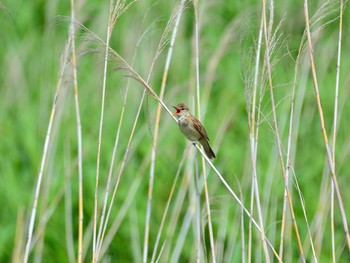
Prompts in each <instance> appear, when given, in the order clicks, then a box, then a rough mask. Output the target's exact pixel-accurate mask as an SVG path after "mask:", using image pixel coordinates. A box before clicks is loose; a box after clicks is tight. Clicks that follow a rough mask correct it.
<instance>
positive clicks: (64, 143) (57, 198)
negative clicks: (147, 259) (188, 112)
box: [0, 0, 350, 262]
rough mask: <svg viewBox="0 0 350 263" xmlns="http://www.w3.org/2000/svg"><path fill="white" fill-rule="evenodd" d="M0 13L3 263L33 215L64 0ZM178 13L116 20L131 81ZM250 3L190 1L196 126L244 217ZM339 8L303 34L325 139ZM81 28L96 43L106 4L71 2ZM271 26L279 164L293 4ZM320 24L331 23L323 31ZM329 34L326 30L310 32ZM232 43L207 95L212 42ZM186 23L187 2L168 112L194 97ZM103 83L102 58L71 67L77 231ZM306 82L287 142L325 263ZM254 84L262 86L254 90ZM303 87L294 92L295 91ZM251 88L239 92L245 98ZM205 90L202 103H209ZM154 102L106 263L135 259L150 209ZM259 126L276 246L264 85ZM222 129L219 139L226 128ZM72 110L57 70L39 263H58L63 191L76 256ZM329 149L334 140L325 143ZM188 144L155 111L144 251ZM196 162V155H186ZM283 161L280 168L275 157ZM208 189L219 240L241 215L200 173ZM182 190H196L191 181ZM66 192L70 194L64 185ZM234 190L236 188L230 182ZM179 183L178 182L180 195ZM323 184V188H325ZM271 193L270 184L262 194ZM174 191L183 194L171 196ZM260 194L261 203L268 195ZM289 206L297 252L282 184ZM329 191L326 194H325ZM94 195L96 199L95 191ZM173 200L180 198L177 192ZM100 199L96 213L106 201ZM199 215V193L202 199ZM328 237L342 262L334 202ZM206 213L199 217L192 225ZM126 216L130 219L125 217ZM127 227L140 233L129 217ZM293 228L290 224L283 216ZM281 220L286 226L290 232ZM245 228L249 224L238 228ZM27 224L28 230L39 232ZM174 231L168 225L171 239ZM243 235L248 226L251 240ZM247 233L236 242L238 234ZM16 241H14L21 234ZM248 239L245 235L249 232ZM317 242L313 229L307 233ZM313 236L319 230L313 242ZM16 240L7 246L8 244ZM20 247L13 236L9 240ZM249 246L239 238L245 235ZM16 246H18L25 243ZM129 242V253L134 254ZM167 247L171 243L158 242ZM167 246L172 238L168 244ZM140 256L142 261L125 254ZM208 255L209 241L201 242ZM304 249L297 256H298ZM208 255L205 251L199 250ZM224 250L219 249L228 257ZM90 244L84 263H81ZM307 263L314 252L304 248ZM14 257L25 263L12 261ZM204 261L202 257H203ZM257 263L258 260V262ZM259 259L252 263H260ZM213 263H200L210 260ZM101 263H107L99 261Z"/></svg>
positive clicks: (104, 164)
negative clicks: (308, 35)
mask: <svg viewBox="0 0 350 263" xmlns="http://www.w3.org/2000/svg"><path fill="white" fill-rule="evenodd" d="M1 4H2V5H1V6H0V7H1V8H0V32H1V33H2V34H1V41H0V72H1V74H0V83H1V85H0V138H1V143H0V155H1V158H0V172H1V183H0V207H1V212H0V224H1V231H0V244H1V245H0V262H10V260H11V259H13V258H14V254H15V251H16V250H15V248H16V247H20V248H21V249H23V245H24V244H25V241H26V233H27V232H26V229H27V225H28V219H29V214H30V212H31V207H32V203H33V192H34V187H35V185H36V180H37V174H38V172H39V168H40V162H41V157H42V152H43V147H44V141H45V136H46V132H47V127H48V123H49V117H50V112H51V107H52V104H53V99H54V93H55V87H56V85H57V82H58V79H59V72H60V66H61V64H60V63H61V59H62V56H63V52H64V48H65V44H66V41H67V39H68V30H69V16H70V2H69V1H56V0H53V1H42V0H31V1H18V0H14V1H3V2H2V3H1ZM175 4H176V2H175V1H156V2H151V1H138V2H136V3H134V4H133V5H131V7H130V8H129V9H128V10H127V11H126V12H125V13H124V14H123V15H122V16H121V17H120V19H119V20H118V21H117V24H116V26H115V29H114V31H113V35H112V39H111V47H112V48H113V49H114V50H116V51H117V52H118V53H119V54H120V55H121V56H123V57H124V58H125V59H126V61H128V62H129V63H131V61H132V60H133V56H134V53H135V50H136V59H135V62H134V68H135V70H136V71H137V72H138V73H139V74H140V75H141V76H143V77H144V78H145V79H146V77H147V75H148V71H149V68H150V64H151V61H152V59H153V56H154V55H155V51H156V48H157V46H158V42H159V39H160V37H161V34H162V32H163V30H164V28H165V26H166V23H167V21H168V19H169V17H170V15H171V13H172V11H173V9H174V7H175ZM322 4H323V2H322V1H320V2H316V1H310V3H309V8H310V16H312V15H313V14H315V12H316V11H317V10H319V9H320V7H321V5H322ZM261 5H262V3H261V2H260V1H253V0H250V1H231V2H229V1H199V7H200V12H199V15H200V22H201V27H200V36H199V41H200V48H199V56H200V58H199V60H200V86H201V88H202V93H201V98H203V101H202V112H201V113H202V116H201V117H202V120H203V122H204V124H205V127H206V129H207V131H208V134H209V137H210V138H211V141H212V144H213V146H214V149H215V151H216V153H217V159H216V160H215V161H214V164H215V165H216V167H217V168H218V169H219V171H220V172H221V173H222V175H223V176H224V177H225V178H226V180H227V181H228V183H229V184H230V185H231V187H232V188H233V189H234V191H235V192H237V193H239V190H240V189H241V190H242V194H243V200H244V203H245V204H246V206H247V207H249V203H250V185H251V174H252V172H251V160H250V147H249V127H248V116H247V111H246V108H247V100H246V94H249V89H248V87H247V85H246V84H247V83H246V82H245V79H244V76H246V75H247V74H250V73H252V69H253V65H254V64H253V63H252V61H254V60H253V58H252V54H254V52H255V51H256V42H257V39H258V33H259V25H260V15H261V8H262V7H261ZM338 5H339V2H337V1H334V3H331V4H330V6H331V7H332V8H330V10H329V11H328V12H327V15H326V16H324V17H321V19H320V21H319V22H318V24H316V26H315V27H314V28H313V29H314V31H313V33H314V34H313V37H314V40H315V46H314V51H315V59H316V61H315V64H316V70H317V73H318V77H319V86H320V92H321V94H320V96H321V100H322V103H323V111H324V115H325V123H326V127H327V132H328V135H330V134H331V129H332V125H333V120H334V117H333V112H334V93H335V75H336V61H337V43H338V29H339V20H338V15H339V9H338V8H339V6H338ZM76 6H77V8H76V13H77V21H78V22H79V23H81V24H83V25H84V26H85V27H86V28H88V29H90V30H91V31H92V32H94V33H95V34H96V35H97V36H99V37H100V38H102V39H105V35H106V30H107V21H108V10H109V2H108V1H77V3H76ZM274 8H275V9H274V11H275V13H274V21H275V22H274V28H275V29H276V28H278V31H277V33H276V35H278V36H279V41H278V42H277V44H276V46H277V47H276V49H275V50H276V52H274V53H273V55H272V57H273V58H274V59H275V60H274V61H276V65H275V67H274V70H273V72H272V74H273V83H274V92H275V101H276V104H277V105H278V106H277V107H276V111H277V116H278V121H279V129H280V133H281V137H282V146H283V153H284V154H285V153H286V149H287V139H288V137H287V136H288V127H289V126H288V123H289V112H290V103H291V93H292V84H293V83H292V82H293V76H294V67H295V60H296V56H297V54H298V53H297V52H298V49H299V45H300V42H301V38H302V34H303V31H304V29H305V19H304V9H303V1H298V2H295V1H279V2H276V3H275V7H274ZM348 11H349V10H348V9H345V12H344V17H343V19H344V21H343V42H342V46H343V49H342V64H341V68H340V95H339V106H340V108H339V109H340V110H339V130H338V134H337V144H336V171H337V176H338V180H339V185H340V190H341V193H342V197H343V201H344V205H345V210H346V211H347V215H348V216H350V203H349V200H350V195H349V192H348V191H347V188H348V185H349V184H350V179H349V176H348V175H349V172H350V163H349V161H348V160H349V149H350V140H349V138H350V137H349V124H348V120H349V118H350V105H349V103H347V101H348V97H349V83H350V79H349V76H350V74H349V73H350V72H349V69H350V60H349V58H350V49H349V47H350V36H349V34H350V31H349V28H350V18H349V12H348ZM328 22H330V23H328ZM321 25H326V26H325V27H324V28H323V29H322V30H317V29H318V28H320V27H321ZM77 31H78V36H77V46H78V49H79V50H83V49H84V48H86V47H87V46H89V45H88V44H89V43H88V40H86V38H85V37H86V31H84V29H81V28H80V27H78V26H77ZM144 32H146V34H145V36H144V39H143V41H142V42H141V43H140V45H139V46H138V47H137V49H136V44H137V42H138V37H139V36H140V34H142V33H144ZM228 36H230V41H229V42H228V44H227V49H226V50H225V51H224V52H223V54H222V56H219V63H218V65H217V67H216V68H215V69H214V70H213V73H214V77H213V83H212V86H210V87H208V86H207V85H209V83H208V79H207V77H208V72H209V71H210V66H211V65H212V64H211V63H212V61H213V57H215V56H217V54H218V51H219V50H220V44H221V43H222V41H223V39H224V38H225V37H228ZM193 37H194V11H193V6H192V4H190V5H189V7H188V8H187V9H186V10H185V12H184V14H183V17H182V20H181V23H180V28H179V31H178V36H177V39H176V42H175V47H174V54H173V58H172V61H171V65H170V69H169V75H168V81H167V90H166V92H165V98H164V102H165V103H166V104H167V105H168V106H169V107H170V106H171V105H175V104H177V103H178V102H180V101H184V102H186V103H188V104H189V105H191V108H192V111H194V112H196V111H195V110H194V107H193V103H192V102H193V98H194V97H193V96H194V94H195V93H194V88H195V67H194V49H193V41H194V38H193ZM167 48H168V46H167V47H166V48H165V51H164V52H163V53H162V54H161V56H160V58H159V60H158V61H157V63H156V65H155V69H154V72H153V75H152V78H151V81H150V84H151V86H152V87H153V88H154V90H155V91H156V92H157V93H159V89H160V83H161V79H162V74H163V68H164V63H165V57H166V51H167ZM113 66H115V65H114V64H113V61H111V63H110V70H109V72H108V75H107V78H108V80H107V89H106V104H105V119H104V127H103V141H102V148H101V166H100V175H101V181H100V185H101V186H104V185H105V183H106V180H107V175H108V170H109V164H110V158H111V153H112V150H113V145H114V141H115V134H116V131H117V126H118V122H119V118H120V117H119V116H120V112H121V109H122V102H123V95H124V93H125V90H126V85H127V82H128V81H130V80H128V79H127V78H124V77H123V74H122V73H120V72H115V71H113V70H112V68H113ZM300 68H301V69H302V70H303V72H305V71H306V72H307V68H308V56H307V55H304V60H302V63H301V66H300ZM102 81H103V56H101V55H96V54H95V55H94V54H87V55H84V56H81V57H79V60H78V84H79V100H80V112H81V121H82V133H83V173H84V229H86V228H88V226H89V223H91V221H90V220H91V217H92V212H93V204H94V201H93V200H94V199H93V198H94V187H95V173H96V158H97V141H98V132H99V121H100V112H101V92H102ZM299 83H305V84H306V85H305V87H306V89H305V93H303V91H302V88H299V86H298V85H297V87H298V88H297V93H296V103H298V102H299V103H301V108H300V109H301V113H300V119H299V123H300V124H299V127H298V130H297V131H295V132H294V133H293V134H294V135H295V136H297V140H296V144H295V145H294V147H295V149H296V152H295V154H296V157H295V162H294V163H293V171H294V172H295V176H296V178H297V180H298V183H299V186H300V189H301V191H302V194H303V198H304V201H305V205H306V212H307V215H308V219H309V222H310V225H311V229H312V230H313V231H314V230H315V229H318V230H319V227H321V228H322V227H323V230H322V231H318V233H319V232H321V233H323V237H322V238H321V242H320V243H319V244H320V247H318V248H317V249H318V251H319V255H318V257H319V259H320V262H330V260H331V251H332V248H331V239H330V238H329V237H330V233H331V232H330V223H329V220H330V210H329V209H330V208H329V205H330V203H329V200H330V192H329V189H330V185H331V179H330V176H329V172H328V168H327V162H326V161H325V147H324V143H323V139H322V134H321V131H320V121H319V116H318V111H317V107H316V101H315V94H314V90H313V83H312V78H311V75H308V73H307V74H304V75H302V76H301V77H300V75H299V78H298V84H299ZM263 85H264V84H263ZM300 85H301V84H300ZM247 90H248V91H247ZM208 92H209V93H208ZM142 93H143V87H142V86H141V85H140V84H138V83H137V82H135V81H133V80H131V82H130V88H129V96H128V99H127V105H126V112H125V119H124V124H123V128H122V131H121V136H120V138H121V140H120V146H119V148H118V150H117V160H118V161H117V164H116V165H115V172H114V174H116V173H117V171H118V170H119V166H120V163H121V160H122V157H123V154H124V151H125V147H126V145H127V142H128V138H129V135H130V132H131V127H132V125H133V121H134V118H135V114H136V111H137V107H138V105H139V101H140V98H141V96H142ZM156 107H157V102H156V101H155V100H154V99H153V98H152V97H151V96H148V97H147V99H146V101H145V102H144V104H143V107H142V114H141V117H140V121H139V123H138V125H137V128H136V134H135V138H134V140H133V143H132V148H131V155H130V157H128V158H129V160H128V162H127V166H126V168H125V171H124V173H123V175H122V179H121V183H120V187H119V190H118V194H117V199H116V201H115V205H114V209H113V211H112V216H111V217H112V218H113V217H114V216H116V214H117V212H118V211H119V209H120V207H121V205H122V204H123V202H124V201H125V198H126V196H127V193H128V191H129V190H130V185H131V183H132V182H134V180H136V177H137V176H140V178H141V185H140V187H139V189H138V191H137V194H136V196H135V199H134V200H133V201H132V205H131V208H130V209H129V210H128V215H127V216H126V218H125V220H124V221H123V222H122V224H121V226H120V229H119V231H118V232H117V234H116V235H115V237H114V239H113V242H112V243H111V245H110V247H109V250H108V252H107V256H106V258H109V259H110V260H111V262H130V261H137V255H138V253H140V252H142V246H143V235H144V222H145V211H146V205H147V203H146V201H147V192H148V175H149V162H146V164H143V162H144V160H145V158H147V156H150V154H151V147H152V136H153V129H154V121H155V115H156ZM262 116H263V119H262V121H261V123H259V129H260V130H259V131H260V132H259V149H258V156H257V160H258V161H257V165H258V176H259V185H260V187H261V189H260V190H261V196H262V199H261V202H262V203H263V204H265V207H266V209H267V210H266V214H265V215H264V216H266V222H267V223H266V226H265V227H266V229H267V235H268V236H269V235H271V236H272V237H271V239H272V240H274V241H275V242H276V244H275V247H277V246H278V244H279V241H278V236H279V234H275V235H274V234H273V233H272V232H273V231H272V230H271V231H269V229H271V228H273V229H275V228H276V229H277V231H279V228H280V222H279V220H280V218H281V213H282V204H283V185H284V182H283V177H282V174H281V170H280V166H279V163H278V156H277V152H276V140H275V135H274V131H273V129H272V126H273V120H272V113H271V103H270V95H269V91H268V87H267V85H266V87H265V92H264V97H263V102H262ZM223 123H225V125H226V126H225V127H226V128H223V129H220V127H222V125H223ZM76 133H77V132H76V119H75V108H74V92H73V86H72V73H70V72H66V74H65V77H64V83H63V87H62V89H61V93H60V95H59V97H58V107H57V118H56V120H55V122H54V126H53V132H52V141H51V144H50V153H49V157H48V160H47V164H46V166H45V171H44V182H43V187H42V191H41V199H40V201H39V209H38V218H37V220H36V223H37V224H38V221H40V218H42V215H43V210H42V209H44V210H45V211H47V209H48V208H47V206H49V207H51V206H52V205H53V204H55V205H54V206H53V207H54V211H53V214H52V215H51V216H50V218H49V220H48V222H47V225H46V228H45V231H44V233H43V234H44V239H43V240H44V241H43V244H44V248H43V251H42V261H43V262H67V261H68V255H67V247H66V243H65V232H64V231H63V230H64V229H65V227H66V225H65V220H64V218H65V216H64V214H65V197H64V196H65V195H64V193H65V191H64V189H65V187H68V188H69V189H71V195H72V211H73V223H74V226H73V227H74V229H73V232H74V233H73V236H74V245H75V251H76V246H77V226H78V188H77V187H78V170H77V135H76ZM329 138H331V137H330V136H329ZM187 145H188V143H187V142H185V140H184V138H183V136H182V134H181V133H180V132H179V131H178V128H177V127H176V123H175V122H173V121H172V118H170V116H169V115H168V114H166V113H165V112H163V113H162V117H161V120H160V138H159V142H158V149H157V161H156V178H155V185H154V195H153V210H152V218H151V220H152V221H151V232H150V233H151V236H150V247H151V248H152V246H153V244H154V241H155V238H156V234H157V227H158V225H159V223H160V220H161V217H162V214H163V211H164V207H165V203H166V200H167V197H168V194H169V192H170V189H171V186H172V183H173V178H174V176H175V174H176V171H177V169H178V165H179V162H180V160H181V156H182V154H183V151H184V149H185V148H186V146H187ZM191 151H192V150H191ZM284 157H285V156H284ZM207 169H208V170H209V175H208V185H209V193H210V197H211V198H212V199H213V204H212V206H213V207H214V208H213V209H214V210H215V212H214V213H213V224H214V231H217V230H218V229H219V228H220V224H219V218H220V216H221V215H222V213H223V212H224V211H225V207H226V206H228V207H229V208H230V210H229V215H230V216H229V218H230V219H232V220H233V218H235V216H237V214H239V210H240V209H239V206H238V205H237V203H235V202H234V201H233V199H230V198H229V194H228V192H227V190H226V189H225V188H224V187H223V186H222V185H221V184H220V182H219V180H218V179H217V177H216V176H215V174H214V173H213V172H212V171H210V169H209V168H207ZM191 180H194V179H193V178H192V179H191ZM67 182H69V183H70V185H69V186H67ZM238 182H239V184H238ZM178 184H179V183H178ZM324 184H325V186H324ZM269 185H270V186H269ZM177 187H180V186H179V185H178V186H177ZM266 189H268V192H266V191H265V190H266ZM291 189H292V192H293V203H294V205H295V207H294V208H295V212H296V216H297V221H298V222H299V223H300V224H299V227H300V233H301V238H302V241H303V242H305V244H307V239H308V236H307V235H308V233H307V228H306V225H305V222H304V218H303V213H302V208H301V204H300V200H299V198H298V196H297V192H296V190H295V186H294V185H293V184H291ZM324 189H327V191H324ZM100 191H101V193H102V187H101V189H100ZM175 191H176V190H175ZM100 201H102V194H101V198H100ZM189 204H190V197H189V196H187V197H186V198H185V200H184V206H183V207H182V208H183V210H181V216H180V217H181V218H182V217H184V214H185V212H186V209H185V208H186V205H189ZM202 205H203V206H202V210H203V211H204V210H205V206H204V194H202ZM335 207H336V208H335V215H336V216H335V237H336V251H337V260H338V262H347V261H348V260H349V253H348V252H347V247H346V243H345V238H344V232H343V226H342V222H341V218H340V215H339V210H338V206H337V203H336V201H335ZM204 214H205V213H204V212H203V213H202V215H204ZM135 215H136V216H135ZM320 215H321V216H322V217H323V218H325V223H324V224H323V225H322V226H319V225H317V221H316V219H317V217H318V216H320ZM134 216H135V218H136V222H135V220H134V219H132V218H134ZM289 220H290V217H289ZM289 222H290V221H289ZM245 223H246V226H247V224H248V219H246V222H245ZM36 226H37V225H36ZM134 228H136V229H138V232H139V239H138V241H139V243H137V242H136V241H135V239H133V238H132V237H131V233H132V231H133V229H134ZM180 228H181V225H180V224H179V225H178V226H176V229H177V231H180ZM238 228H239V227H238V226H235V225H233V224H232V222H231V221H230V223H228V229H227V232H226V238H227V242H228V243H229V241H228V240H229V239H228V238H229V236H230V233H231V231H233V230H232V229H236V231H239V230H237V229H238ZM247 229H248V228H247ZM247 229H246V230H247ZM21 231H22V232H21ZM247 231H248V230H247ZM289 231H290V233H291V234H290V235H289V236H291V240H288V241H286V246H287V248H288V249H287V252H286V254H287V256H286V262H288V259H292V260H293V262H295V261H296V259H297V258H298V249H297V245H296V243H295V238H294V232H293V231H292V230H289ZM315 231H316V230H315ZM316 232H317V231H316ZM16 233H17V234H16ZM16 235H19V236H17V238H16ZM254 235H255V236H256V240H254V244H255V245H256V246H258V250H259V249H261V244H260V243H259V241H258V240H259V237H260V236H259V234H258V232H257V231H256V233H254ZM194 238H195V235H193V236H191V235H189V236H188V238H187V240H186V243H185V244H186V245H185V246H184V248H183V251H182V253H181V258H180V262H185V261H190V260H191V259H193V258H191V255H192V251H193V249H194ZM246 238H247V237H246ZM23 242H24V243H23ZM135 242H136V243H135ZM168 242H170V241H168ZM173 242H175V240H173ZM235 242H237V243H234V244H235V246H234V251H233V257H232V259H234V260H235V262H239V261H240V260H241V254H240V246H241V244H240V240H239V239H238V240H236V241H235ZM135 244H138V245H139V249H141V251H138V250H137V249H135V248H134V247H133V245H135ZM207 244H209V241H208V242H207ZM305 246H307V245H305ZM207 249H208V251H209V245H207ZM226 249H229V245H227V247H226ZM90 251H91V245H90V246H89V250H88V252H87V256H86V262H88V261H91V252H90ZM307 251H308V253H307V258H308V260H309V259H311V252H310V250H307ZM22 253H23V252H22ZM208 255H209V252H208ZM260 256H261V255H260ZM254 257H256V258H255V260H256V261H259V258H260V257H259V256H256V255H255V256H254ZM208 258H209V256H208ZM106 260H107V259H106Z"/></svg>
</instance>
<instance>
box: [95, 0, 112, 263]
mask: <svg viewBox="0 0 350 263" xmlns="http://www.w3.org/2000/svg"><path fill="white" fill-rule="evenodd" d="M112 7H113V0H110V4H109V15H108V26H107V33H106V45H105V59H104V67H103V83H102V97H101V114H100V125H99V132H98V141H97V160H96V176H95V196H94V220H93V238H92V262H93V263H95V262H97V260H98V257H97V256H96V254H97V251H96V250H97V247H98V242H99V240H97V238H96V235H97V213H98V186H99V176H100V159H101V144H102V131H103V119H104V108H105V94H106V85H107V68H108V54H109V52H108V50H109V41H110V37H111V34H112V30H113V25H112Z"/></svg>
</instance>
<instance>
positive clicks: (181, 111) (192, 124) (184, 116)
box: [173, 102, 216, 159]
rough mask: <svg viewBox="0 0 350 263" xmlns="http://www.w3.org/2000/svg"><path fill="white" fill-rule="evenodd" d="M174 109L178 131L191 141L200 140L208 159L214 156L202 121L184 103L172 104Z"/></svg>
mask: <svg viewBox="0 0 350 263" xmlns="http://www.w3.org/2000/svg"><path fill="white" fill-rule="evenodd" d="M173 107H174V108H175V110H176V112H175V113H174V116H176V117H177V119H178V124H179V128H180V131H181V132H182V133H183V134H184V135H185V136H186V138H187V139H188V140H190V141H192V142H193V143H196V142H200V144H202V146H203V148H204V151H205V153H206V154H207V156H208V158H209V159H213V158H215V157H216V156H215V153H214V152H213V150H212V149H211V147H210V144H209V138H208V135H207V132H206V131H205V128H204V126H203V125H202V123H201V122H200V121H199V120H198V119H197V118H196V117H194V116H193V115H192V114H191V113H190V111H189V109H188V107H187V106H186V104H185V103H182V102H181V103H179V104H177V106H173Z"/></svg>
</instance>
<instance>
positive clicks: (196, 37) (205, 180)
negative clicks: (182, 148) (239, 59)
mask: <svg viewBox="0 0 350 263" xmlns="http://www.w3.org/2000/svg"><path fill="white" fill-rule="evenodd" d="M193 6H194V15H195V25H194V27H195V56H196V99H197V110H198V119H199V120H200V116H201V111H200V87H199V86H200V83H199V16H198V0H194V1H193ZM202 169H203V178H204V193H205V204H206V208H207V216H208V228H209V240H210V248H211V255H212V260H213V262H214V263H215V262H216V256H215V243H214V234H213V225H212V222H211V221H212V220H211V211H210V199H209V191H208V185H207V177H206V174H207V173H206V167H205V161H204V158H202Z"/></svg>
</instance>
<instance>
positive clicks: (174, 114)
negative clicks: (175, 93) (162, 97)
mask: <svg viewBox="0 0 350 263" xmlns="http://www.w3.org/2000/svg"><path fill="white" fill-rule="evenodd" d="M173 108H174V109H175V110H176V111H175V112H174V113H173V116H176V115H177V114H178V111H179V110H178V108H176V106H173Z"/></svg>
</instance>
